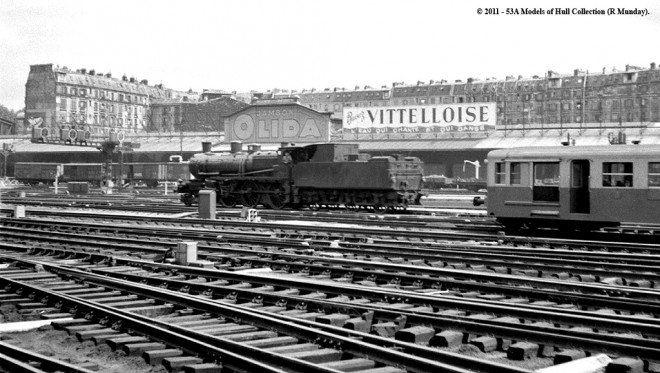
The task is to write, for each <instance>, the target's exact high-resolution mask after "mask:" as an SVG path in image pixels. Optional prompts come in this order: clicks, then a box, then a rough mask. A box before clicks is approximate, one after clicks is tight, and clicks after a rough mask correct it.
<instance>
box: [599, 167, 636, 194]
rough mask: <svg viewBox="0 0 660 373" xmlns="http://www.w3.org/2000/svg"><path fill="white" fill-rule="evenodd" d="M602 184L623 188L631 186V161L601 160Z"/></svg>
mask: <svg viewBox="0 0 660 373" xmlns="http://www.w3.org/2000/svg"><path fill="white" fill-rule="evenodd" d="M603 186H604V187H625V188H629V187H632V186H633V164H632V162H603Z"/></svg>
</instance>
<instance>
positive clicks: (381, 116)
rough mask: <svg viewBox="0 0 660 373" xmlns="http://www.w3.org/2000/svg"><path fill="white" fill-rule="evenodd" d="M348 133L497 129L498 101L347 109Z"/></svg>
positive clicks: (345, 125) (346, 127) (344, 122)
mask: <svg viewBox="0 0 660 373" xmlns="http://www.w3.org/2000/svg"><path fill="white" fill-rule="evenodd" d="M343 119H344V121H343V128H344V131H345V133H346V132H348V133H356V134H362V133H367V134H369V133H423V132H442V133H445V132H447V133H449V132H485V131H489V130H493V129H495V123H496V119H497V111H496V105H495V103H494V102H483V103H469V104H447V105H424V106H396V107H358V108H344V117H343Z"/></svg>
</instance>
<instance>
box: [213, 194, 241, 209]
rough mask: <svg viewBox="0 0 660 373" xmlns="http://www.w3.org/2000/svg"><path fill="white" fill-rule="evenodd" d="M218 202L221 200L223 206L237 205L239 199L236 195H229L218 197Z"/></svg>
mask: <svg viewBox="0 0 660 373" xmlns="http://www.w3.org/2000/svg"><path fill="white" fill-rule="evenodd" d="M218 202H220V204H221V205H222V206H223V207H235V206H236V202H237V201H236V197H234V196H231V195H228V196H225V197H218Z"/></svg>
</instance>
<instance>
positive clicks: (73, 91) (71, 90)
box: [69, 88, 78, 96]
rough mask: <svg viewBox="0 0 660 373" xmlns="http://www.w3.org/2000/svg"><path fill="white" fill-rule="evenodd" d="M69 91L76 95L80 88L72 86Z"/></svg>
mask: <svg viewBox="0 0 660 373" xmlns="http://www.w3.org/2000/svg"><path fill="white" fill-rule="evenodd" d="M69 92H70V93H71V95H72V96H75V95H77V94H78V89H77V88H71V89H70V90H69Z"/></svg>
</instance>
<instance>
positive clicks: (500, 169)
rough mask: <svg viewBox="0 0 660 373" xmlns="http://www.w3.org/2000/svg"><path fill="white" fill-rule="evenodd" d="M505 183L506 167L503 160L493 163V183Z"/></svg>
mask: <svg viewBox="0 0 660 373" xmlns="http://www.w3.org/2000/svg"><path fill="white" fill-rule="evenodd" d="M505 183H506V168H505V164H504V162H497V163H495V184H505Z"/></svg>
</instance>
